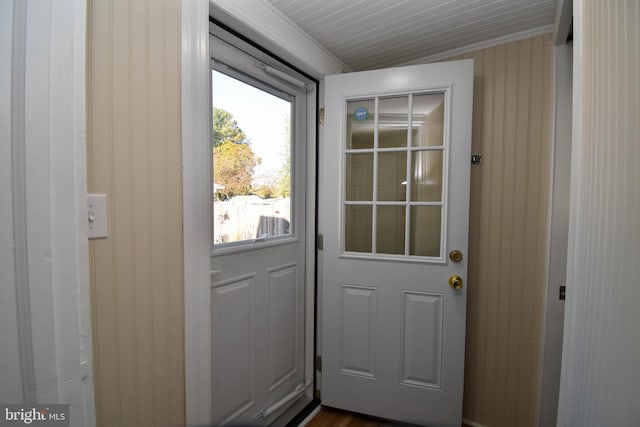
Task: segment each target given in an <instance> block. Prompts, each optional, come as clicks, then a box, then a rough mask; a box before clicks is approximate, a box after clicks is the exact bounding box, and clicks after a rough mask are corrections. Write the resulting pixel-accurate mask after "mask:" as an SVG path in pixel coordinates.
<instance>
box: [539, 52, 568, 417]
mask: <svg viewBox="0 0 640 427" xmlns="http://www.w3.org/2000/svg"><path fill="white" fill-rule="evenodd" d="M571 52H572V45H571V44H565V45H560V46H554V48H553V58H552V60H553V64H554V67H553V72H552V78H553V86H552V88H553V90H552V93H553V104H552V117H553V122H552V131H553V133H552V135H551V138H552V139H551V141H553V144H552V147H553V149H552V151H551V159H552V163H551V164H552V169H551V170H552V175H551V181H550V182H551V184H552V188H551V189H550V190H551V191H550V192H549V194H550V200H549V207H550V217H549V230H550V234H549V241H548V242H547V245H548V246H547V248H548V254H547V257H546V264H547V275H546V282H545V293H544V304H543V309H544V315H543V317H542V329H541V332H542V334H541V336H542V340H541V353H540V370H539V376H538V422H536V425H539V426H547V425H555V423H556V419H557V409H558V407H557V403H558V391H559V385H560V365H561V358H562V332H563V326H564V301H561V300H559V289H558V286H560V285H565V284H566V272H567V244H568V222H569V196H570V194H569V181H570V171H571V98H572V85H571V80H572V79H571V62H572V61H571V58H572V53H571Z"/></svg>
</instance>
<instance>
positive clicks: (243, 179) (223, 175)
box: [212, 107, 260, 199]
mask: <svg viewBox="0 0 640 427" xmlns="http://www.w3.org/2000/svg"><path fill="white" fill-rule="evenodd" d="M212 138H213V182H214V183H215V184H219V185H223V186H224V188H222V189H217V190H216V192H215V194H216V197H218V198H219V199H229V198H231V197H234V196H239V195H246V194H252V192H253V188H252V185H251V183H252V181H253V172H254V170H255V168H256V166H258V165H259V164H260V158H259V157H257V156H256V155H255V153H254V152H253V150H252V149H251V145H250V141H249V138H247V136H246V135H245V133H244V132H243V131H242V129H240V126H238V122H237V121H236V120H235V119H234V118H233V115H232V114H231V113H229V112H228V111H225V110H223V109H220V108H215V107H214V108H213V135H212Z"/></svg>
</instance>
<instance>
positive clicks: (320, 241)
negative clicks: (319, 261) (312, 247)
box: [316, 234, 324, 251]
mask: <svg viewBox="0 0 640 427" xmlns="http://www.w3.org/2000/svg"><path fill="white" fill-rule="evenodd" d="M316 247H317V248H318V250H319V251H321V250H323V249H324V236H323V235H322V234H318V236H317V237H316Z"/></svg>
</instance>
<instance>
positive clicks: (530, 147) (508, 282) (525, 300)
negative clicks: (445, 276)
mask: <svg viewBox="0 0 640 427" xmlns="http://www.w3.org/2000/svg"><path fill="white" fill-rule="evenodd" d="M551 52H552V49H551V36H550V35H546V36H539V37H535V38H531V39H526V40H521V41H517V42H513V43H509V44H505V45H501V46H497V47H492V48H488V49H484V50H480V51H477V52H473V53H471V54H466V55H462V56H461V57H457V58H454V59H463V58H473V59H474V61H475V71H474V75H475V79H474V85H475V88H474V106H473V153H482V164H481V165H477V166H472V168H471V171H472V172H471V212H470V236H469V237H470V240H469V278H468V292H469V294H468V314H467V349H466V366H465V392H464V417H465V418H466V419H469V420H472V421H476V422H478V423H481V424H483V425H486V426H489V427H499V426H505V427H506V426H509V427H511V426H519V427H526V426H533V425H534V422H535V410H536V399H537V387H538V369H539V364H540V360H539V352H540V338H541V316H542V313H543V307H542V304H543V291H544V285H545V255H546V245H547V227H548V219H547V218H548V200H549V191H550V188H549V175H550V169H549V168H550V152H551V151H550V149H551V138H550V121H551V102H550V96H551V80H550V78H551V77H550V76H551Z"/></svg>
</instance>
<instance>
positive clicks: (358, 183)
mask: <svg viewBox="0 0 640 427" xmlns="http://www.w3.org/2000/svg"><path fill="white" fill-rule="evenodd" d="M346 163H347V164H346V169H347V170H346V175H347V182H346V186H347V188H346V190H347V191H346V193H347V200H349V201H361V202H364V201H371V200H372V199H373V154H371V153H363V154H347V162H346Z"/></svg>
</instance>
